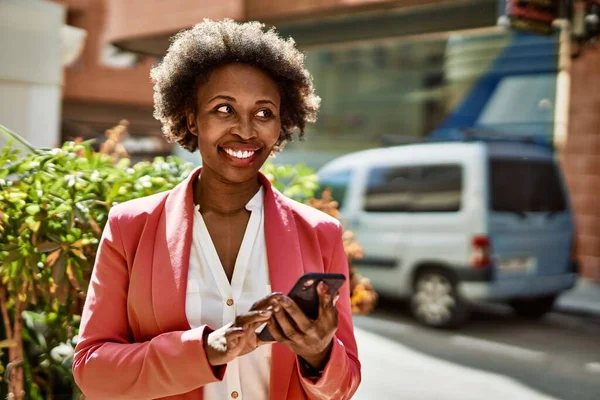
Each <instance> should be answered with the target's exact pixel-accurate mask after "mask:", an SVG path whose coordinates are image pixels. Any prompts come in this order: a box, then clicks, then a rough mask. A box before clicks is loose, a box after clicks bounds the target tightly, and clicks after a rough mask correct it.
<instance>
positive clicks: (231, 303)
mask: <svg viewBox="0 0 600 400" xmlns="http://www.w3.org/2000/svg"><path fill="white" fill-rule="evenodd" d="M227 305H228V306H229V307H231V306H232V305H233V299H227ZM233 393H235V392H233ZM234 399H235V397H234Z"/></svg>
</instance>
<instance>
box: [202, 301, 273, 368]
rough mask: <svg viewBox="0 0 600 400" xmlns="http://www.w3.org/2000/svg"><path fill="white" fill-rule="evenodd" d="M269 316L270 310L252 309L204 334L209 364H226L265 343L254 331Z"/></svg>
mask: <svg viewBox="0 0 600 400" xmlns="http://www.w3.org/2000/svg"><path fill="white" fill-rule="evenodd" d="M257 304H258V303H257ZM253 308H254V307H253ZM271 316H272V312H271V311H270V310H259V309H256V310H252V311H249V312H248V313H246V314H242V315H239V316H237V317H236V318H235V322H233V323H230V324H227V325H225V326H223V327H222V328H220V329H217V330H216V331H213V332H211V333H209V334H208V335H206V336H205V341H204V350H205V352H206V357H207V358H208V362H209V363H210V365H212V366H217V365H224V364H227V363H228V362H230V361H232V360H234V359H235V358H236V357H239V356H243V355H244V354H247V353H250V352H251V351H252V350H254V349H256V348H257V347H258V346H261V345H263V344H266V343H265V342H262V341H261V340H260V339H259V338H258V336H257V335H256V332H255V331H256V329H257V328H258V327H259V326H260V325H262V324H263V323H265V322H267V321H268V320H269V319H270V318H271Z"/></svg>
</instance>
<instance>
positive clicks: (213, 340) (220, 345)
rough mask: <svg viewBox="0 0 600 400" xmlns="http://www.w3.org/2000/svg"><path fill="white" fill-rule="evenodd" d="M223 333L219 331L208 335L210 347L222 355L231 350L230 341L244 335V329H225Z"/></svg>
mask: <svg viewBox="0 0 600 400" xmlns="http://www.w3.org/2000/svg"><path fill="white" fill-rule="evenodd" d="M225 328H226V329H225V330H224V331H223V330H221V329H219V330H218V331H214V332H212V333H211V334H209V335H208V345H209V346H210V347H212V348H213V349H215V350H216V351H218V352H220V353H225V352H226V351H227V349H228V348H229V341H230V339H231V340H233V339H235V338H236V337H238V336H242V335H243V334H244V330H243V329H242V328H237V327H225Z"/></svg>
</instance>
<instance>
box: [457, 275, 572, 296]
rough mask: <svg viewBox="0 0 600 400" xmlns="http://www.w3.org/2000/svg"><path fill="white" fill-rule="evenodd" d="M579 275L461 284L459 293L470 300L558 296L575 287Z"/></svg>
mask: <svg viewBox="0 0 600 400" xmlns="http://www.w3.org/2000/svg"><path fill="white" fill-rule="evenodd" d="M577 277H578V275H577V274H573V273H571V274H561V275H550V276H532V277H527V278H523V277H520V278H515V279H502V280H497V281H490V282H460V283H459V284H458V293H459V294H460V295H461V296H462V297H463V298H465V299H469V300H509V299H517V298H523V297H536V296H545V295H550V294H558V293H560V292H563V291H565V290H569V289H571V288H573V287H574V286H575V283H576V281H577Z"/></svg>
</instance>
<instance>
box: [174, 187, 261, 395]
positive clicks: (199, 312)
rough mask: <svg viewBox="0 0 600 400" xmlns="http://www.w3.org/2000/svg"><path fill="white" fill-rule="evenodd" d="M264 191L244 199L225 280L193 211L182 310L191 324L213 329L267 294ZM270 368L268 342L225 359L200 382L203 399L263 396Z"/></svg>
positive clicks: (233, 317) (219, 263) (207, 235)
mask: <svg viewBox="0 0 600 400" xmlns="http://www.w3.org/2000/svg"><path fill="white" fill-rule="evenodd" d="M263 199H264V192H263V189H262V188H261V189H260V190H259V191H258V192H257V193H256V195H254V197H253V198H252V199H251V200H250V201H249V202H248V204H246V209H247V210H248V211H250V212H251V214H250V219H249V221H248V225H247V227H246V232H245V233H244V238H243V240H242V245H241V247H240V250H239V253H238V256H237V259H236V261H235V269H234V271H233V277H232V279H231V284H230V283H229V281H228V279H227V276H226V275H225V271H224V269H223V266H222V265H221V261H220V260H219V256H218V254H217V251H216V249H215V246H214V244H213V242H212V240H211V238H210V234H209V233H208V229H207V228H206V224H205V223H204V220H203V218H202V214H200V208H199V206H196V212H195V213H194V228H193V229H194V230H193V239H192V248H191V252H190V266H189V272H188V282H187V294H186V301H185V312H186V316H187V319H188V322H189V324H190V326H191V327H192V328H196V327H198V326H200V325H203V324H206V325H208V326H210V327H211V328H213V329H218V328H220V327H222V326H223V325H225V324H228V323H230V322H233V321H234V320H235V317H236V315H239V314H243V313H246V312H247V311H248V310H249V309H250V307H251V306H252V304H254V303H255V302H256V301H257V300H260V299H262V298H263V297H265V296H266V295H268V294H270V293H271V285H270V280H269V266H268V262H267V252H266V244H265V231H264V208H263ZM270 373H271V345H270V344H268V345H264V346H261V347H259V348H257V349H256V350H254V351H253V352H251V353H248V354H246V355H244V356H242V357H238V358H237V359H235V360H233V361H231V362H230V363H229V364H228V365H227V370H226V373H225V377H224V378H223V380H222V381H221V382H214V383H210V384H208V385H206V386H204V399H206V400H217V399H218V400H222V399H237V400H242V399H248V400H263V399H264V400H267V399H268V397H269V381H270Z"/></svg>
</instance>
